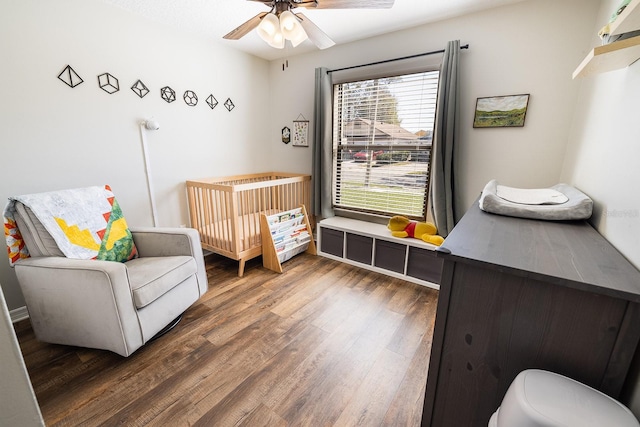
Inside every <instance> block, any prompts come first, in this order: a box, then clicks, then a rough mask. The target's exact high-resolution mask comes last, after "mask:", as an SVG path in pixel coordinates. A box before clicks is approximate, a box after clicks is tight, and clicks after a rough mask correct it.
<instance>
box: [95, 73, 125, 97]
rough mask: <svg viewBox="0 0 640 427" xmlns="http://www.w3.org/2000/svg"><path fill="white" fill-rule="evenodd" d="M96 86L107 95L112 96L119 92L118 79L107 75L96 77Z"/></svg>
mask: <svg viewBox="0 0 640 427" xmlns="http://www.w3.org/2000/svg"><path fill="white" fill-rule="evenodd" d="M98 86H100V89H102V90H103V91H105V92H107V93H108V94H109V95H112V94H114V93H116V92H117V91H119V90H120V85H119V84H118V79H116V78H115V77H113V76H112V75H111V74H109V73H103V74H100V75H99V76H98Z"/></svg>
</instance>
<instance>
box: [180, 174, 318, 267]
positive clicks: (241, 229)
mask: <svg viewBox="0 0 640 427" xmlns="http://www.w3.org/2000/svg"><path fill="white" fill-rule="evenodd" d="M187 198H188V201H189V216H190V218H191V227H193V228H195V229H197V230H198V231H199V232H200V240H201V241H202V248H203V249H206V250H209V251H211V252H215V253H217V254H220V255H223V256H225V257H228V258H231V259H234V260H238V261H240V266H239V268H238V276H240V277H242V275H243V274H244V265H245V262H246V261H247V260H248V259H251V258H255V257H257V256H258V255H260V254H261V253H262V243H261V239H260V214H261V213H265V214H266V215H272V214H274V213H276V212H280V211H285V210H289V209H293V208H296V207H298V206H300V205H301V204H304V205H305V206H310V203H311V176H310V175H299V174H292V173H282V172H266V173H258V174H251V175H238V176H227V177H220V178H207V179H200V180H194V181H187Z"/></svg>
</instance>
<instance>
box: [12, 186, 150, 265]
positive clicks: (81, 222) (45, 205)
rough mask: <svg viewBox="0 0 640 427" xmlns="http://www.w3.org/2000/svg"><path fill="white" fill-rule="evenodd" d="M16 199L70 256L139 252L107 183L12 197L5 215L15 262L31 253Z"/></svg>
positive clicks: (117, 257)
mask: <svg viewBox="0 0 640 427" xmlns="http://www.w3.org/2000/svg"><path fill="white" fill-rule="evenodd" d="M16 202H21V203H22V204H24V205H25V206H26V207H28V208H30V209H31V211H32V212H33V214H34V215H35V216H36V217H37V218H38V220H40V222H41V223H42V225H43V226H44V227H45V229H46V230H47V231H48V232H49V234H51V236H52V237H53V239H54V240H55V242H56V243H57V245H58V247H59V248H60V250H61V251H62V253H63V254H64V255H65V256H66V257H67V258H75V259H98V260H105V261H118V262H125V261H128V260H130V259H132V258H135V257H136V256H137V250H136V247H135V244H134V242H133V237H132V235H131V232H130V231H129V227H128V226H127V222H126V221H125V219H124V216H123V214H122V210H121V209H120V205H119V204H118V202H117V201H116V198H115V196H114V195H113V192H112V191H111V188H110V187H109V186H108V185H106V186H104V187H87V188H78V189H72V190H62V191H53V192H49V193H38V194H28V195H24V196H17V197H11V198H9V203H8V204H7V206H6V207H5V209H4V214H3V216H4V234H5V238H6V241H7V251H8V255H9V262H10V264H11V265H13V264H15V263H16V262H17V261H18V260H20V259H22V258H28V257H29V252H28V250H27V248H26V246H25V244H24V241H23V239H22V235H21V234H20V230H19V229H18V226H17V224H16V221H15V213H16V211H15V203H16Z"/></svg>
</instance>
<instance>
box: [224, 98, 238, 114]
mask: <svg viewBox="0 0 640 427" xmlns="http://www.w3.org/2000/svg"><path fill="white" fill-rule="evenodd" d="M224 106H225V107H227V110H229V111H231V110H233V108H234V107H235V105H233V101H231V98H227V100H226V101H224Z"/></svg>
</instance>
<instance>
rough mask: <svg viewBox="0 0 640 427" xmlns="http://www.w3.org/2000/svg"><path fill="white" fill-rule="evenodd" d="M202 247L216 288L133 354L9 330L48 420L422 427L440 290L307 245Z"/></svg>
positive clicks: (25, 328)
mask: <svg viewBox="0 0 640 427" xmlns="http://www.w3.org/2000/svg"><path fill="white" fill-rule="evenodd" d="M284 269H285V272H284V273H283V274H277V273H273V272H271V271H269V270H266V269H264V268H262V265H261V258H257V259H254V260H252V261H250V262H248V263H247V269H246V272H245V275H244V277H242V278H238V277H237V263H236V262H233V261H230V260H227V259H225V258H222V257H218V256H217V255H210V256H208V257H207V272H208V276H209V292H208V293H207V294H205V296H204V297H203V298H201V299H200V300H199V301H198V302H197V303H196V304H195V305H194V306H192V307H191V308H190V309H189V310H187V312H186V313H185V315H184V317H183V319H182V321H181V322H180V323H179V324H178V326H176V327H175V328H174V329H173V330H172V331H170V332H169V333H168V334H166V335H164V336H162V337H160V338H159V339H157V340H155V341H152V342H151V343H148V344H147V345H146V346H145V347H143V348H141V349H139V350H138V351H136V352H135V353H134V354H133V355H132V356H130V357H129V358H123V357H121V356H118V355H116V354H114V353H110V352H107V351H100V350H91V349H82V348H76V347H68V346H61V345H52V344H44V343H40V342H38V341H36V340H35V337H34V335H33V331H32V329H31V326H30V324H29V321H28V320H25V321H22V322H18V323H17V324H16V326H15V328H16V332H17V335H18V339H19V341H20V345H21V348H22V352H23V354H24V358H25V362H26V365H27V368H28V371H29V374H30V376H31V380H32V383H33V387H34V390H35V392H36V396H37V398H38V402H39V404H40V407H41V410H42V414H43V417H44V419H45V422H46V424H47V426H57V425H61V426H62V425H64V426H77V425H82V426H95V425H105V426H113V425H126V426H145V425H153V426H156V425H157V426H187V425H196V426H252V427H253V426H355V425H363V426H382V425H384V426H418V425H420V417H421V414H422V403H423V398H424V388H425V382H426V375H427V366H428V363H429V353H430V351H431V338H432V333H433V324H434V320H435V312H436V303H437V295H438V294H437V292H436V291H434V290H432V289H429V288H425V287H422V286H418V285H414V284H412V283H409V282H405V281H402V280H398V279H393V278H389V277H387V276H383V275H380V274H378V273H374V272H369V271H367V270H363V269H360V268H357V267H352V266H349V265H347V264H344V263H339V262H336V261H332V260H329V259H326V258H322V257H316V256H311V255H307V254H303V255H300V256H297V257H295V258H293V259H292V260H290V261H288V262H287V263H286V264H284Z"/></svg>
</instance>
